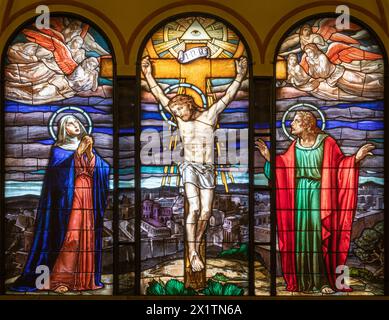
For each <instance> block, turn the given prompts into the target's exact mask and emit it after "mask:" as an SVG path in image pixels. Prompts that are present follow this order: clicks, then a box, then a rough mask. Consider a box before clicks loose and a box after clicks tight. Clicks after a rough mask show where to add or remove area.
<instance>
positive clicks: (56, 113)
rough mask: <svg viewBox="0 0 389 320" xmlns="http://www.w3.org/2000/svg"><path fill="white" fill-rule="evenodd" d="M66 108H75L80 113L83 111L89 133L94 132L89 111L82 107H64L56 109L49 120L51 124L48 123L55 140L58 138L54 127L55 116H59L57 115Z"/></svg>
mask: <svg viewBox="0 0 389 320" xmlns="http://www.w3.org/2000/svg"><path fill="white" fill-rule="evenodd" d="M66 110H74V111H78V112H79V113H81V114H82V115H83V116H84V118H85V120H86V121H87V122H88V129H87V130H88V134H91V133H92V130H93V124H92V119H91V117H90V116H89V114H88V113H87V112H85V111H84V110H82V109H81V108H78V107H63V108H60V109H58V110H57V111H55V112H54V113H53V114H52V115H51V117H50V120H49V125H48V126H49V133H50V135H51V137H52V138H53V139H54V140H57V136H56V135H55V132H54V128H53V126H54V120H55V118H57V116H58V115H59V114H60V113H62V112H64V111H66Z"/></svg>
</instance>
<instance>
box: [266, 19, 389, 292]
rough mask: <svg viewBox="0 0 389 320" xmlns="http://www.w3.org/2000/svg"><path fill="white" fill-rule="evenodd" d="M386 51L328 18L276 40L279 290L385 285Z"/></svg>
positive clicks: (357, 28)
mask: <svg viewBox="0 0 389 320" xmlns="http://www.w3.org/2000/svg"><path fill="white" fill-rule="evenodd" d="M383 58H384V55H383V52H382V51H381V49H380V45H379V44H378V41H377V39H375V37H374V36H373V35H372V34H371V32H370V31H369V30H367V29H366V28H365V27H363V26H362V25H360V24H358V23H354V22H352V23H351V24H350V27H349V28H348V29H340V28H338V26H337V25H336V20H335V19H334V18H316V19H312V20H309V21H306V22H304V23H301V24H300V25H298V26H297V27H296V28H294V29H293V30H291V31H290V33H288V34H287V35H286V37H285V39H284V40H283V42H282V43H281V45H280V49H279V51H278V53H277V58H276V64H277V67H276V76H277V79H276V81H277V82H276V87H277V88H276V99H277V100H276V159H277V161H276V167H275V179H276V180H277V181H276V185H277V186H278V187H279V188H278V189H276V190H275V195H276V197H277V201H276V203H277V205H276V216H277V241H278V246H277V256H278V260H277V261H278V269H279V270H280V271H281V272H280V273H278V274H277V293H278V294H282V295H285V294H298V293H301V292H305V293H309V294H313V295H321V294H327V293H334V292H336V293H337V294H339V295H347V294H357V295H358V294H359V295H380V294H383V289H384V279H383V277H384V274H383V270H384V269H383V268H384V265H383V260H384V259H383V250H384V240H383V236H384V235H383V230H384V229H383V220H384V211H383V208H384V193H383V192H384V118H383V114H384V61H383ZM270 178H272V177H270ZM344 279H346V280H344Z"/></svg>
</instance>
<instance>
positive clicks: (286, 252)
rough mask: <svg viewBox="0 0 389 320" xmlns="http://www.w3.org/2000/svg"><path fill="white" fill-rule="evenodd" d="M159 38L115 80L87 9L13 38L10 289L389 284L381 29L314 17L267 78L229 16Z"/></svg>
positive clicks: (240, 289) (8, 101)
mask: <svg viewBox="0 0 389 320" xmlns="http://www.w3.org/2000/svg"><path fill="white" fill-rule="evenodd" d="M144 43H145V45H144V46H143V47H142V48H140V54H139V77H138V78H137V79H129V78H123V79H119V80H117V79H114V70H113V69H114V63H113V60H114V58H113V54H114V53H113V52H112V51H111V49H110V46H109V44H108V42H107V40H106V39H105V38H104V36H103V35H102V34H101V33H100V32H99V31H97V30H96V29H95V28H94V27H93V26H92V25H90V24H88V23H86V22H84V21H81V20H79V19H76V18H73V17H66V16H56V17H52V18H51V19H50V27H49V28H47V29H38V28H36V27H35V25H34V24H30V25H26V26H25V27H24V28H23V29H21V31H20V32H19V33H18V34H17V35H16V36H15V37H14V38H13V39H12V41H11V42H10V44H9V46H8V48H7V52H6V54H5V55H4V57H5V59H4V61H3V63H4V67H3V79H4V97H3V110H2V112H3V115H4V121H3V124H4V129H3V128H2V130H3V133H4V138H3V142H4V149H3V150H4V155H3V157H4V168H3V181H2V183H3V185H4V194H3V198H2V199H3V201H4V205H3V209H4V212H3V218H4V228H3V229H4V230H5V233H4V234H2V235H1V237H3V240H4V248H5V254H4V261H1V263H2V264H3V265H4V266H5V275H4V278H3V279H2V280H3V281H4V283H5V291H6V293H7V294H99V295H111V294H114V293H117V294H128V295H133V294H140V295H219V296H220V295H229V296H234V295H257V296H268V295H271V294H273V295H274V294H276V295H300V294H307V295H325V294H335V295H351V294H353V295H382V294H384V287H383V283H384V232H383V230H384V227H383V226H384V225H383V223H384V201H383V197H384V131H383V130H384V118H383V114H384V71H385V70H384V64H385V63H384V53H383V52H382V51H381V48H380V45H379V44H378V42H377V41H376V39H375V38H374V37H373V36H372V34H370V33H369V31H368V30H366V29H365V28H364V27H362V26H360V25H358V24H355V23H351V25H350V28H349V29H347V30H341V29H338V28H337V26H336V23H335V19H333V18H320V19H313V20H309V21H305V22H304V23H301V24H300V25H297V26H296V27H295V28H294V29H293V30H291V31H290V32H289V33H288V34H287V35H285V37H284V40H283V41H282V43H281V44H280V47H279V51H278V52H277V54H276V55H275V56H276V59H275V77H274V78H271V77H269V78H266V77H262V78H256V77H252V75H251V63H252V61H251V59H252V57H251V56H250V53H249V50H248V49H249V48H247V46H246V43H245V41H244V39H243V38H242V37H241V36H240V35H239V33H238V30H235V29H233V28H232V27H231V26H229V25H228V24H227V23H225V22H223V21H221V20H219V19H216V18H214V17H208V16H203V15H188V16H185V17H181V18H177V19H174V20H170V21H169V22H167V23H164V24H161V25H160V26H159V28H157V29H155V30H154V31H153V32H151V33H150V35H149V37H148V38H147V39H145V41H144ZM253 59H254V60H256V59H255V57H254V58H253ZM114 81H115V86H116V87H117V88H115V93H116V96H115V106H114V103H113V92H114V90H113V89H114V88H113V86H114V85H113V84H114ZM273 83H275V90H274V91H275V97H273V96H274V94H273V92H272V91H273V90H272V87H273V86H272V84H273ZM137 97H138V98H139V99H138V98H137ZM273 98H275V99H274V100H275V101H273V100H272V99H273ZM114 110H115V112H117V113H118V114H117V116H116V118H114V116H113V115H114ZM272 117H273V118H272ZM114 119H116V120H114ZM116 140H117V141H116Z"/></svg>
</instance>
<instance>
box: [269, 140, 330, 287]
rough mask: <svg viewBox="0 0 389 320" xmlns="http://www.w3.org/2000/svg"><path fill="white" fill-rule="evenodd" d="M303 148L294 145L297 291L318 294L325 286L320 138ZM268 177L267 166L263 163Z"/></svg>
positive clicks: (321, 149) (322, 144)
mask: <svg viewBox="0 0 389 320" xmlns="http://www.w3.org/2000/svg"><path fill="white" fill-rule="evenodd" d="M326 136H327V135H325V134H319V135H318V136H317V139H316V142H315V144H314V145H313V146H312V147H310V148H305V147H303V146H301V145H300V143H299V141H297V143H296V150H295V152H296V194H295V237H296V248H295V249H296V251H295V252H296V272H297V282H298V287H299V291H318V290H321V289H322V287H323V286H326V285H327V279H326V276H325V269H324V268H325V267H324V260H323V254H322V240H321V239H322V238H321V217H320V189H321V181H320V180H321V166H322V161H323V146H324V143H323V141H324V139H325V137H326ZM264 169H265V175H266V176H268V177H270V164H269V163H268V162H266V164H265V168H264Z"/></svg>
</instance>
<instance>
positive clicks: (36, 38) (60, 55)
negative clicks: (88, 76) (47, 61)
mask: <svg viewBox="0 0 389 320" xmlns="http://www.w3.org/2000/svg"><path fill="white" fill-rule="evenodd" d="M23 33H24V35H25V36H26V38H27V39H28V40H29V41H31V42H35V43H37V44H39V45H40V46H42V47H43V48H45V49H47V50H50V51H51V52H53V56H54V59H55V62H56V63H57V64H58V67H59V68H60V69H61V70H62V72H63V73H64V74H66V75H69V74H71V73H73V71H74V70H75V69H76V67H77V66H78V64H77V63H76V62H75V61H74V60H73V58H72V55H71V53H70V51H69V49H68V48H67V47H66V45H65V44H64V43H63V42H61V41H60V40H58V39H57V38H55V37H52V36H49V35H47V34H44V33H42V32H38V31H35V30H30V29H24V30H23Z"/></svg>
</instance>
